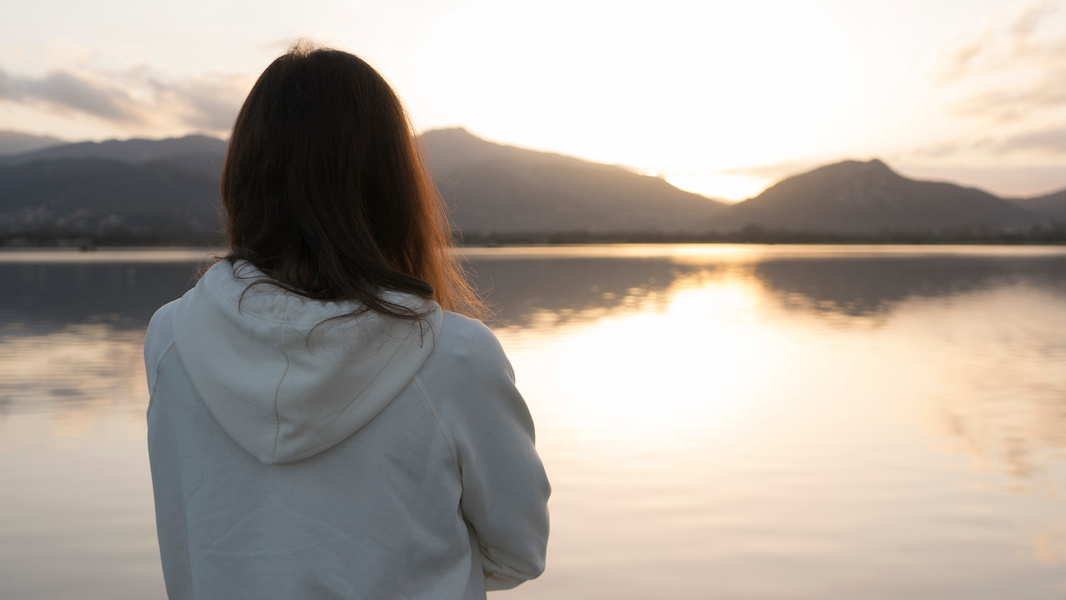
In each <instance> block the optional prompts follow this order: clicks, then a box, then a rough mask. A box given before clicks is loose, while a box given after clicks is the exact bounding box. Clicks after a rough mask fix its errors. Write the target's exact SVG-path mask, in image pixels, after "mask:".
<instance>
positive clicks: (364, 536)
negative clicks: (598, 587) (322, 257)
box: [145, 261, 549, 599]
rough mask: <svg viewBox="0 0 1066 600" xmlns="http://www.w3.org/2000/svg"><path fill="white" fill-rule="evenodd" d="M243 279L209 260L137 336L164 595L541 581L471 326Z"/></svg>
mask: <svg viewBox="0 0 1066 600" xmlns="http://www.w3.org/2000/svg"><path fill="white" fill-rule="evenodd" d="M238 267H239V268H238V269H237V274H238V275H245V276H250V277H252V278H253V279H254V278H260V277H262V273H259V272H258V271H256V270H255V269H254V267H252V266H251V265H249V264H247V263H243V264H239V265H238ZM247 285H248V280H247V279H244V278H241V277H238V276H235V274H234V269H233V265H232V264H231V263H229V262H225V261H223V262H220V263H218V264H216V265H215V266H214V267H212V268H211V269H210V270H209V271H208V272H207V273H206V274H205V276H204V277H203V278H202V279H201V280H200V282H199V283H198V284H197V286H196V288H194V289H193V290H192V291H190V292H189V293H188V294H186V295H185V296H184V297H183V298H181V299H180V300H177V301H175V302H172V303H170V304H168V305H166V306H164V307H163V308H162V309H160V310H159V312H158V313H157V314H156V316H155V317H154V318H153V320H152V323H151V325H150V327H149V330H148V334H147V337H146V341H145V360H146V367H147V371H148V374H149V375H148V377H149V385H150V389H151V394H152V399H151V404H150V407H149V411H148V423H149V431H148V433H149V450H150V455H151V465H152V478H153V483H154V489H155V497H156V513H157V525H158V532H159V541H160V549H161V555H162V558H163V567H164V574H165V576H166V583H167V591H168V594H169V595H170V597H171V598H172V599H176V598H242V597H247V598H409V599H414V598H482V597H484V592H485V588H486V587H488V588H489V589H494V588H507V587H513V586H514V585H517V584H518V583H521V582H522V581H524V580H526V579H530V578H533V577H536V576H537V575H538V574H539V573H540V572H541V570H542V569H543V566H544V562H543V561H544V553H545V547H546V543H547V528H548V522H547V512H546V509H545V505H546V501H547V496H548V493H549V488H548V483H547V479H546V478H545V475H544V471H543V468H542V466H541V463H540V461H539V459H538V458H537V455H536V451H535V450H534V447H533V428H532V427H533V426H532V421H531V419H530V417H529V413H528V411H527V409H526V406H525V403H524V402H523V400H522V398H521V396H520V395H519V394H518V392H517V390H516V389H515V388H514V385H513V375H512V374H511V371H510V366H509V365H508V364H507V361H506V358H505V357H504V355H503V352H502V350H501V349H500V346H499V343H498V342H497V341H496V339H495V337H494V336H493V334H492V333H491V332H490V331H489V330H488V329H487V328H486V327H485V326H484V325H482V324H481V323H480V322H478V321H473V320H470V319H467V318H465V317H462V316H459V315H456V314H453V313H442V312H441V311H440V308H439V307H437V306H436V305H435V304H433V303H432V302H427V301H424V300H421V299H416V298H414V297H405V296H402V295H391V296H389V297H390V298H392V299H393V300H394V301H397V302H398V303H401V304H402V303H408V304H410V305H412V306H417V307H418V308H419V309H420V310H421V309H424V310H427V311H428V312H429V313H430V315H429V316H428V317H427V318H425V319H423V320H420V321H404V320H400V319H395V318H390V317H383V316H381V315H379V314H377V313H374V312H372V311H367V312H364V313H362V314H361V315H357V316H349V317H345V318H342V319H335V320H333V321H325V320H326V319H328V318H329V317H331V316H336V315H342V314H346V313H348V312H350V309H351V307H350V306H346V305H345V304H344V303H333V302H324V301H318V300H311V299H307V298H303V297H300V296H298V295H295V294H292V293H290V292H287V291H284V290H282V289H280V288H277V287H275V286H272V285H269V284H267V285H258V286H253V287H252V288H250V289H248V291H247V292H245V289H246V287H247ZM316 325H318V327H316Z"/></svg>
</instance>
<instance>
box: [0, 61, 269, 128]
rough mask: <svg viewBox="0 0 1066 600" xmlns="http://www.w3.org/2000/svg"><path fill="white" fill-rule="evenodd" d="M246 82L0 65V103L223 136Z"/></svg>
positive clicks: (144, 71) (145, 72) (237, 77)
mask: <svg viewBox="0 0 1066 600" xmlns="http://www.w3.org/2000/svg"><path fill="white" fill-rule="evenodd" d="M250 87H251V79H250V78H248V77H246V76H243V75H219V76H200V77H192V78H187V79H180V80H168V79H166V78H163V77H159V76H155V75H153V74H151V73H150V72H148V70H147V69H144V68H138V69H129V70H126V71H122V72H104V71H98V72H92V71H88V70H81V71H74V70H56V71H52V72H49V73H46V74H44V75H41V76H29V75H14V74H11V73H9V72H7V71H6V70H4V69H3V67H2V66H0V102H3V101H7V102H14V103H21V104H28V105H44V106H47V107H50V108H52V109H53V110H59V111H70V112H74V113H81V114H85V115H89V116H93V117H96V118H99V119H102V120H105V121H108V122H111V123H114V124H118V125H123V126H128V127H142V128H143V127H150V128H156V129H160V130H168V129H173V128H175V127H176V128H186V129H195V130H201V131H209V132H223V131H226V130H228V129H229V128H230V127H231V126H232V125H233V120H234V118H235V117H236V115H237V110H238V109H239V108H240V103H241V102H242V101H243V99H244V96H245V94H247V91H248V89H249V88H250Z"/></svg>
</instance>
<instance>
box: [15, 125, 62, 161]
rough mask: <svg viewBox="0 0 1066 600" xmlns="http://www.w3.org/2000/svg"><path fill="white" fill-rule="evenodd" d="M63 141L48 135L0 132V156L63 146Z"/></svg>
mask: <svg viewBox="0 0 1066 600" xmlns="http://www.w3.org/2000/svg"><path fill="white" fill-rule="evenodd" d="M65 143H66V142H64V141H63V140H61V139H59V138H56V137H52V136H48V135H32V134H29V133H20V132H18V131H0V156H4V155H8V154H21V153H23V152H31V151H33V150H39V149H41V148H46V147H48V146H55V145H57V144H65Z"/></svg>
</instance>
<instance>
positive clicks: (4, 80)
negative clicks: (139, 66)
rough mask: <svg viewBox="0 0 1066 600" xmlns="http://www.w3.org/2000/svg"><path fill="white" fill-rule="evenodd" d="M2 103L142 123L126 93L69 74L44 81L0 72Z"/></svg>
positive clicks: (51, 75)
mask: <svg viewBox="0 0 1066 600" xmlns="http://www.w3.org/2000/svg"><path fill="white" fill-rule="evenodd" d="M0 99H4V100H8V101H13V102H30V103H35V102H44V103H47V104H51V105H53V106H55V107H59V108H62V109H67V110H72V111H74V112H81V113H86V114H89V115H93V116H95V117H100V118H103V119H106V120H108V121H112V122H116V123H140V122H141V120H142V119H141V115H140V114H139V111H138V107H137V105H136V103H135V102H134V101H133V100H132V99H131V98H130V96H129V94H127V93H126V92H125V91H124V90H122V89H118V88H115V87H113V86H109V85H107V84H106V83H103V84H101V83H99V82H96V81H92V80H90V79H89V78H86V77H84V76H80V75H76V74H74V73H70V72H67V71H53V72H51V73H48V74H47V75H44V76H43V77H38V78H34V77H27V76H18V75H11V74H9V73H7V72H6V71H4V70H3V68H0Z"/></svg>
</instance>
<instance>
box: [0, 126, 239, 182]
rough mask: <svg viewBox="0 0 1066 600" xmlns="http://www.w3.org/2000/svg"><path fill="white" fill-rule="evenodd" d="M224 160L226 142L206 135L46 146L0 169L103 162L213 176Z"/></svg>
mask: <svg viewBox="0 0 1066 600" xmlns="http://www.w3.org/2000/svg"><path fill="white" fill-rule="evenodd" d="M225 157H226V142H225V141H224V140H220V139H218V138H214V137H209V136H206V135H187V136H185V137H180V138H168V139H162V140H150V139H136V138H135V139H129V140H107V141H103V142H78V143H74V144H62V145H59V146H50V147H47V148H43V149H40V150H35V151H31V152H24V153H22V154H18V155H15V156H7V157H3V158H0V165H3V164H7V165H20V164H27V163H30V162H33V161H37V160H57V159H78V158H87V159H107V160H116V161H121V162H125V163H132V164H139V163H147V162H153V161H170V162H174V163H180V164H182V165H184V166H186V167H188V168H192V169H194V170H198V171H202V172H208V173H213V174H216V175H217V173H218V171H219V170H220V169H221V168H222V161H223V160H224V159H225Z"/></svg>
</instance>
